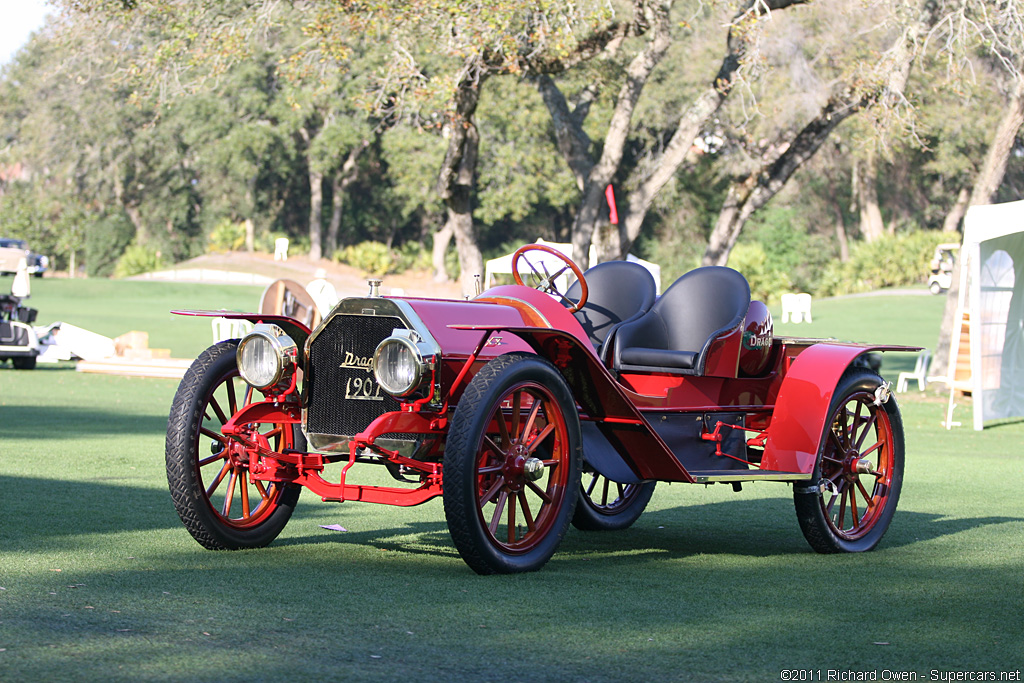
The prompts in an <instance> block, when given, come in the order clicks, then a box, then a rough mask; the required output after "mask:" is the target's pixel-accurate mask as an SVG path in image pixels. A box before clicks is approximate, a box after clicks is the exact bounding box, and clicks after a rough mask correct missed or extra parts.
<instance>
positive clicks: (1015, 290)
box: [946, 201, 1024, 430]
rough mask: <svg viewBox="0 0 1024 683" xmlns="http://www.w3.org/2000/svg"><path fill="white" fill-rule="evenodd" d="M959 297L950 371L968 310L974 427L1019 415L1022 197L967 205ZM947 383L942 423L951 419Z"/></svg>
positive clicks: (1023, 384)
mask: <svg viewBox="0 0 1024 683" xmlns="http://www.w3.org/2000/svg"><path fill="white" fill-rule="evenodd" d="M960 258H961V259H962V260H961V264H960V297H959V303H958V306H957V316H956V321H957V323H956V325H955V326H954V329H953V334H952V341H951V348H950V355H949V367H950V371H949V375H950V377H952V376H953V369H954V368H955V365H956V359H957V356H958V355H959V352H960V348H959V346H960V338H961V331H962V326H963V324H964V313H967V314H968V320H969V321H970V322H969V325H970V327H969V330H970V332H969V339H970V361H971V362H970V368H971V373H970V382H969V387H970V391H971V395H972V397H973V403H974V428H975V429H976V430H980V429H982V427H983V426H984V423H985V422H986V421H990V420H996V419H1001V418H1009V417H1024V201H1018V202H1009V203H1005V204H989V205H982V206H972V207H971V208H970V209H968V210H967V214H966V216H965V217H964V241H963V247H962V248H961V250H960ZM949 384H950V397H949V408H948V410H947V414H946V425H947V427H949V426H950V425H952V424H953V423H952V422H951V420H952V412H953V405H954V404H953V392H954V387H953V383H952V381H950V382H949Z"/></svg>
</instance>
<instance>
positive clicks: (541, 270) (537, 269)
mask: <svg viewBox="0 0 1024 683" xmlns="http://www.w3.org/2000/svg"><path fill="white" fill-rule="evenodd" d="M531 251H541V252H544V253H545V254H550V255H551V256H555V257H557V258H558V259H559V260H560V261H562V262H563V263H565V265H564V266H562V267H561V268H560V269H558V270H557V271H555V272H554V273H549V272H548V269H547V266H545V265H544V262H543V261H538V262H537V264H536V265H535V264H533V263H532V262H531V261H530V259H528V258H527V257H526V254H527V253H528V252H531ZM519 259H522V260H523V261H525V262H526V265H527V266H529V269H530V271H532V272H531V273H529V274H528V275H527V277H530V278H531V279H532V280H533V283H532V284H529V285H528V284H526V283H525V282H523V277H522V275H520V274H519ZM566 270H571V271H572V274H573V275H575V276H576V279H577V280H579V283H580V300H579V301H573V300H572V299H570V298H569V297H567V296H566V295H565V293H563V292H560V291H558V288H557V287H556V286H555V280H556V279H557V278H558V277H559V276H560V275H562V273H564V272H565V271H566ZM512 279H514V280H515V281H516V284H517V285H523V286H525V287H533V288H534V289H537V290H540V291H541V292H545V293H546V294H553V295H554V296H556V297H558V298H559V299H561V300H562V301H563V302H564V303H565V304H566V305H567V306H568V307H569V312H570V313H575V312H576V311H578V310H580V309H581V308H583V304H585V303H587V296H588V295H589V294H590V292H589V290H588V289H587V279H586V278H585V277H583V271H582V270H580V267H579V266H577V265H576V264H575V263H574V262H573V260H572V259H571V258H569V257H568V256H566V255H565V254H563V253H562V252H560V251H558V250H557V249H553V248H552V247H548V246H545V245H543V244H527V245H526V246H525V247H519V248H518V249H516V253H515V254H513V255H512Z"/></svg>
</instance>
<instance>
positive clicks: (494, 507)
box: [443, 353, 581, 574]
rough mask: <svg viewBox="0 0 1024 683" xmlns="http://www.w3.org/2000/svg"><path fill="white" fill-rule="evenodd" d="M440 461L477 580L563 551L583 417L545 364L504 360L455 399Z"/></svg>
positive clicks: (539, 563) (457, 537)
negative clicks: (483, 575)
mask: <svg viewBox="0 0 1024 683" xmlns="http://www.w3.org/2000/svg"><path fill="white" fill-rule="evenodd" d="M449 434H450V437H449V439H448V443H447V445H446V448H445V454H444V475H443V477H444V482H443V483H444V494H443V499H444V512H445V517H446V518H447V520H448V530H449V532H450V533H451V536H452V541H453V542H454V543H455V547H456V549H457V550H458V551H459V555H461V556H462V559H463V560H465V561H466V564H468V565H469V566H470V567H471V568H472V569H473V570H474V571H476V572H477V573H478V574H508V573H513V572H528V571H536V570H537V569H540V568H541V567H543V566H544V564H545V563H546V562H547V561H548V560H549V559H550V558H551V556H552V555H553V554H554V553H555V550H556V549H557V548H558V545H559V543H560V542H561V540H562V537H563V536H564V535H565V532H566V530H567V528H568V526H569V520H570V519H571V518H572V514H573V508H574V507H575V505H576V497H577V496H578V495H579V488H580V461H581V453H580V451H581V446H580V443H581V438H580V426H579V417H578V415H577V413H576V404H575V402H574V401H573V398H572V393H571V392H570V391H569V388H568V386H566V383H565V380H563V379H562V376H561V375H560V374H559V373H558V371H557V370H556V369H555V368H554V366H552V365H551V364H550V363H549V362H547V361H546V360H544V359H543V358H539V357H537V356H532V355H528V354H522V353H512V354H506V355H504V356H500V357H498V358H496V359H494V360H492V361H491V362H489V363H488V364H487V365H486V366H484V367H483V368H482V369H481V370H480V372H478V373H477V374H476V376H475V377H474V378H473V380H472V381H471V382H470V383H469V386H467V387H466V390H465V392H464V393H463V395H462V398H461V399H460V400H459V405H458V409H457V410H456V411H455V417H454V418H453V419H452V425H451V429H450V431H449Z"/></svg>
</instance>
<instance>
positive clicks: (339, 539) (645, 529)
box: [274, 498, 1024, 564]
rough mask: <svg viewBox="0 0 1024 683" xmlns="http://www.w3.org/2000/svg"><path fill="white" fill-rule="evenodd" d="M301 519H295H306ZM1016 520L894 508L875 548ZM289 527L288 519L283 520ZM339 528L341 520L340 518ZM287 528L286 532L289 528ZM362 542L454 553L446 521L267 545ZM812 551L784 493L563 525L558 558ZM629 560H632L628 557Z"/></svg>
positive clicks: (308, 535) (395, 548) (625, 558)
mask: <svg viewBox="0 0 1024 683" xmlns="http://www.w3.org/2000/svg"><path fill="white" fill-rule="evenodd" d="M311 522H312V520H311V519H305V520H303V522H302V523H305V524H308V523H311ZM1013 522H1024V517H1011V516H986V517H966V518H950V517H947V516H945V515H942V514H938V513H927V512H914V511H899V510H897V512H896V516H895V518H894V520H893V522H892V525H891V526H890V527H889V530H888V531H887V533H886V535H885V536H884V538H883V539H882V541H881V543H880V544H879V546H878V548H879V549H890V548H900V547H905V546H910V545H913V544H916V543H921V542H927V541H932V540H936V539H940V538H943V537H947V536H952V535H955V534H960V533H963V532H967V531H972V530H975V529H980V528H984V527H988V526H993V525H998V524H1006V523H1013ZM291 524H293V525H294V524H295V520H294V519H293V521H292V522H291ZM342 525H344V522H342ZM292 531H293V533H294V529H293V530H292ZM319 543H323V544H332V543H333V544H338V545H370V546H375V547H378V548H381V549H384V550H390V551H396V552H403V553H409V554H413V555H429V556H436V557H449V556H453V555H455V554H456V553H455V549H454V547H453V546H452V541H451V537H450V536H449V534H448V527H447V524H446V523H445V522H443V521H439V522H410V523H406V524H403V525H401V526H400V527H394V528H391V529H380V528H376V529H374V530H372V531H320V530H319V529H318V530H317V531H315V532H312V533H306V534H301V535H293V536H290V537H288V538H282V539H278V540H277V541H275V542H274V545H275V546H277V545H282V546H292V545H305V544H319ZM813 552H814V551H813V550H812V549H811V547H810V546H809V545H808V544H807V542H806V541H805V540H804V537H803V534H802V533H801V531H800V527H799V524H798V523H797V520H796V515H795V513H794V511H793V506H792V502H791V501H790V500H789V499H787V498H778V499H758V500H748V501H725V502H713V503H708V504H705V505H691V506H680V507H676V508H665V509H659V510H652V511H650V512H648V513H645V514H644V515H643V516H642V517H641V518H640V520H639V521H637V523H635V524H634V525H633V526H632V527H630V528H629V529H624V530H621V531H579V530H577V529H575V528H570V531H569V532H568V533H567V534H566V537H565V539H563V541H562V543H561V545H560V546H559V550H558V555H559V556H563V557H564V556H569V557H573V558H575V559H577V560H587V559H592V558H596V557H598V556H601V555H615V556H623V559H622V560H621V561H622V562H623V563H625V564H629V563H630V562H631V561H633V562H640V561H642V560H641V559H640V558H642V557H643V556H644V555H648V554H650V555H656V556H658V557H659V558H665V557H668V558H673V557H675V558H682V557H688V556H692V555H702V554H709V555H716V554H723V555H737V556H750V557H772V556H786V555H801V554H807V553H813ZM629 558H634V559H633V560H630V559H629Z"/></svg>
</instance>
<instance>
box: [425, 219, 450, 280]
mask: <svg viewBox="0 0 1024 683" xmlns="http://www.w3.org/2000/svg"><path fill="white" fill-rule="evenodd" d="M454 235H455V230H454V227H453V226H451V225H449V224H448V222H447V221H446V222H445V224H444V225H443V226H441V228H440V229H439V230H437V231H436V232H435V233H434V236H433V237H434V239H433V246H432V248H431V250H430V262H431V264H432V265H433V267H434V282H448V281H449V280H450V279H451V277H450V276H449V275H448V266H446V265H445V262H444V261H445V258H444V256H445V253H446V252H447V251H448V245H449V244H450V243H451V241H452V237H453V236H454Z"/></svg>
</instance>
